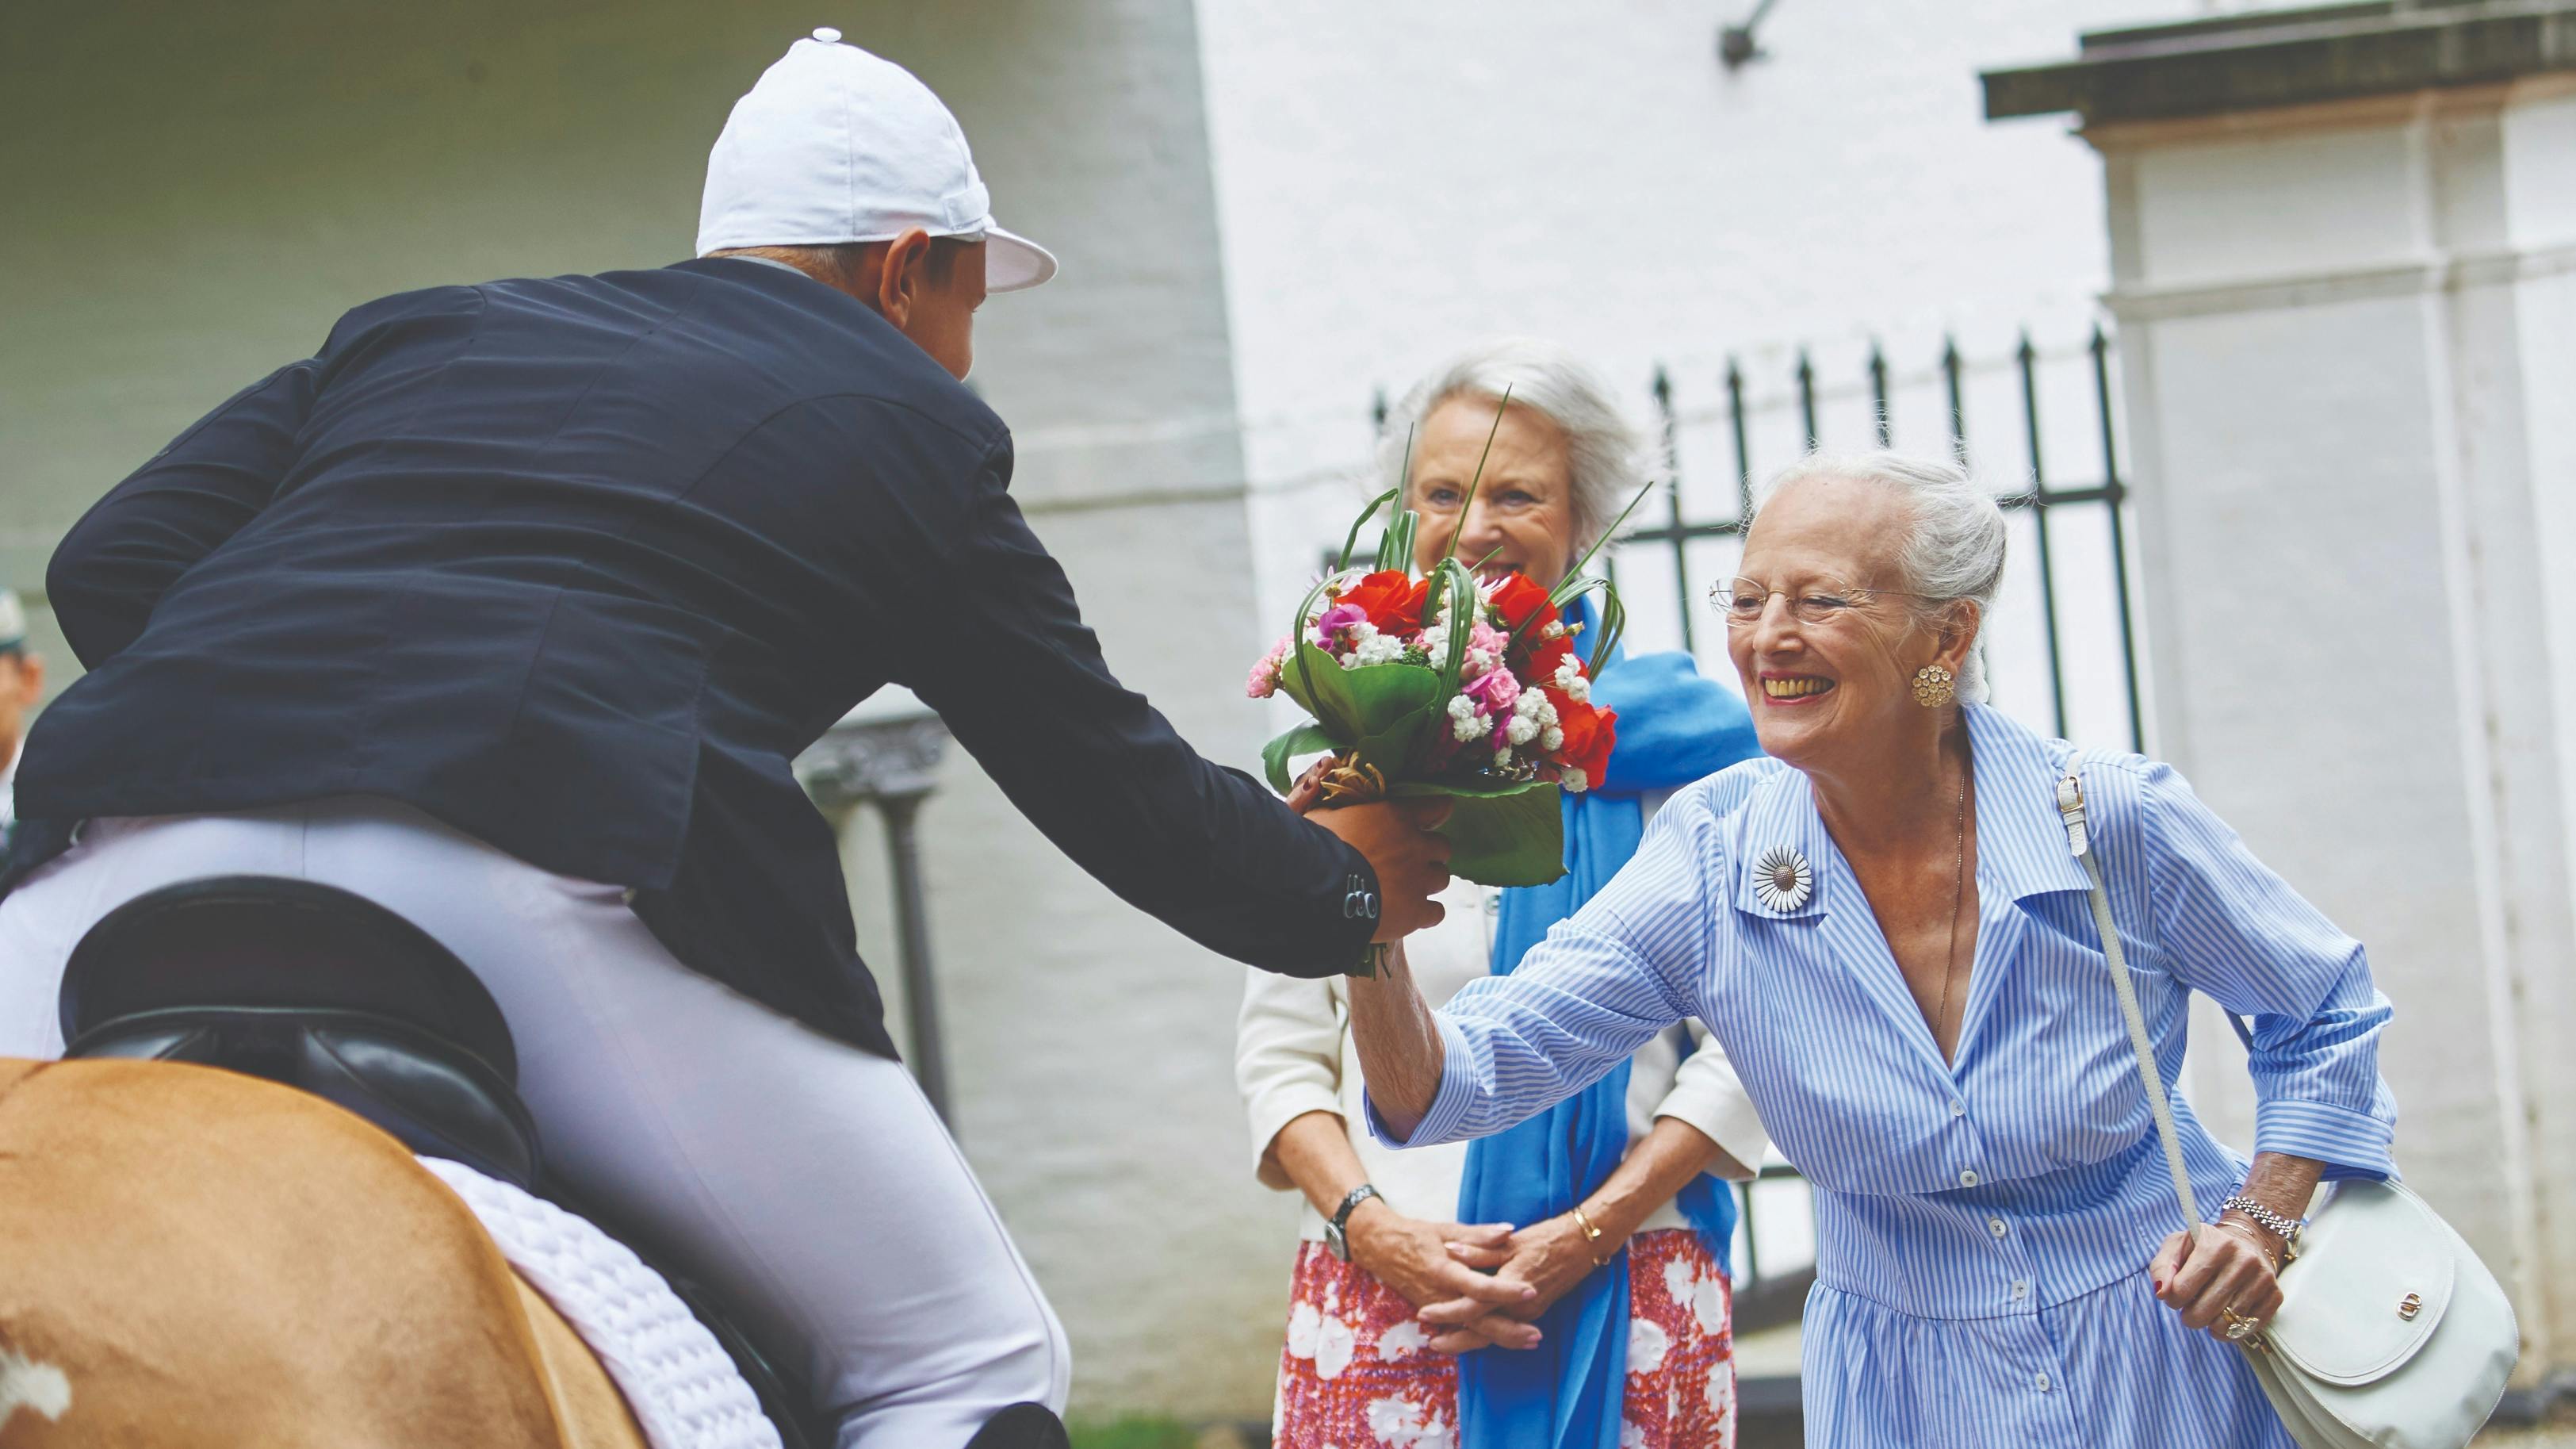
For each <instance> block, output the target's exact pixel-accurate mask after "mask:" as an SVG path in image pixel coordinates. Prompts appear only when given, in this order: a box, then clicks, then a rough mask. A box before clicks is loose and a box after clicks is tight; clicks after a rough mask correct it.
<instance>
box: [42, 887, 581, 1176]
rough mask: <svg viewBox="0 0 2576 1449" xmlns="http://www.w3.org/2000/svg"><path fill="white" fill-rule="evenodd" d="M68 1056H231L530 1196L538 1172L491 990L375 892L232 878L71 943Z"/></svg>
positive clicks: (152, 901) (207, 1060)
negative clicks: (372, 897) (376, 897)
mask: <svg viewBox="0 0 2576 1449" xmlns="http://www.w3.org/2000/svg"><path fill="white" fill-rule="evenodd" d="M62 1017H63V1040H64V1041H66V1042H68V1043H70V1047H69V1049H68V1050H67V1052H66V1053H65V1054H66V1055H69V1056H78V1057H145V1058H151V1059H154V1060H159V1061H180V1062H195V1063H198V1064H200V1065H204V1066H213V1067H227V1068H230V1069H232V1070H234V1071H238V1072H246V1073H249V1074H250V1075H253V1076H260V1077H267V1078H269V1079H270V1080H272V1081H279V1082H284V1083H286V1084H287V1085H288V1086H292V1087H301V1088H303V1089H304V1090H305V1091H308V1092H311V1093H313V1094H314V1095H316V1096H318V1097H323V1098H326V1099H328V1100H330V1101H332V1102H334V1103H337V1104H338V1105H340V1106H341V1107H344V1108H347V1109H348V1110H349V1111H352V1112H355V1113H357V1114H358V1115H359V1116H361V1117H364V1118H366V1119H367V1120H368V1121H370V1122H373V1123H375V1124H376V1125H377V1126H379V1127H382V1128H383V1129H385V1130H386V1131H387V1132H390V1133H392V1134H393V1135H394V1136H396V1137H398V1138H401V1139H402V1141H403V1143H404V1145H405V1146H408V1147H410V1148H411V1149H412V1150H413V1151H415V1152H423V1153H428V1154H430V1155H432V1156H436V1157H449V1158H454V1159H455V1160H457V1161H459V1162H462V1163H465V1164H466V1165H468V1166H470V1167H473V1168H475V1169H476V1170H478V1171H481V1172H485V1173H489V1174H490V1175H492V1176H494V1177H497V1178H500V1179H502V1180H503V1181H505V1182H511V1183H516V1184H517V1185H518V1186H520V1187H522V1188H525V1189H527V1190H529V1191H531V1192H533V1191H535V1190H536V1188H537V1184H538V1180H539V1178H540V1176H541V1175H542V1171H543V1158H542V1157H541V1156H540V1155H539V1153H538V1150H537V1128H536V1124H535V1123H534V1122H533V1121H531V1120H530V1119H529V1117H528V1110H527V1108H526V1107H524V1106H522V1105H520V1102H519V1095H518V1091H517V1089H516V1086H515V1084H516V1083H517V1081H518V1076H519V1059H518V1053H517V1052H516V1051H515V1050H514V1049H513V1048H512V1046H511V1044H510V1029H509V1027H508V1026H506V1025H504V1024H503V1023H502V1020H501V1009H500V1008H499V1007H498V1006H495V1005H494V1004H493V1003H492V996H491V993H490V992H487V991H485V990H484V989H483V983H482V982H480V981H477V980H475V979H474V974H473V973H472V972H470V971H468V970H466V969H465V964H464V963H463V962H461V961H459V960H457V959H456V958H455V957H454V956H453V955H450V954H449V953H448V951H447V948H446V947H444V946H441V945H439V944H438V943H437V942H436V941H433V940H431V939H430V938H429V936H428V934H427V933H426V932H424V931H422V930H421V929H420V928H419V927H418V926H415V925H413V924H412V923H411V922H409V921H406V920H404V919H403V918H402V917H400V916H397V915H395V914H394V913H393V912H391V911H389V910H386V909H385V908H384V907H382V906H379V905H377V904H376V903H375V902H373V901H370V900H367V899H365V898H363V897H360V896H355V895H352V894H350V893H349V892H347V891H343V890H337V889H334V888H332V887H330V886H325V885H316V884H314V883H312V882H310V881H301V880H285V879H278V878H274V877H266V876H219V877H215V878H213V879H209V880H196V881H189V882H187V883H185V884H182V885H175V886H170V887H167V888H165V889H162V890H157V891H153V892H151V893H150V894H148V895H144V896H140V897H137V898H136V899H134V900H131V901H128V902H126V903H125V904H124V905H122V906H119V907H117V908H116V909H115V910H114V911H111V912H109V913H108V915H107V917H106V919H104V920H102V921H100V922H99V923H98V924H97V925H95V926H93V927H91V928H90V932H89V934H88V935H86V936H84V937H82V938H81V942H80V944H79V945H78V946H77V947H75V948H73V950H72V956H71V961H70V963H69V964H68V965H67V966H66V967H65V968H64V971H63V989H62Z"/></svg>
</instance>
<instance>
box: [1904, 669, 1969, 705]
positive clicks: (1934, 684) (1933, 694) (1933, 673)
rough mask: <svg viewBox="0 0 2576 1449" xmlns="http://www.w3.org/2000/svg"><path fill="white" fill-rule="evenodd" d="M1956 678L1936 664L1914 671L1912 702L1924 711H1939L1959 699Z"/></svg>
mask: <svg viewBox="0 0 2576 1449" xmlns="http://www.w3.org/2000/svg"><path fill="white" fill-rule="evenodd" d="M1957 678H1958V676H1957V675H1955V674H1952V673H1951V672H1950V671H1949V670H1946V669H1944V668H1942V667H1941V666H1940V665H1938V664H1926V665H1924V666H1923V667H1922V668H1920V669H1918V670H1916V671H1914V702H1915V703H1916V704H1919V705H1921V706H1923V707H1924V708H1925V709H1939V708H1940V707H1941V706H1943V705H1945V704H1948V703H1949V702H1950V701H1952V700H1954V699H1957V698H1958V697H1959V690H1958V686H1957V684H1956V683H1954V681H1955V680H1956V679H1957Z"/></svg>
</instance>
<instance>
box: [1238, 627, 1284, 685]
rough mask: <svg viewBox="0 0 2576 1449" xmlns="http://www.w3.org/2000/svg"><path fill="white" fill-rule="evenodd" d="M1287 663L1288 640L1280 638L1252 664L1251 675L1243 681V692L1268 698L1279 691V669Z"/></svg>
mask: <svg viewBox="0 0 2576 1449" xmlns="http://www.w3.org/2000/svg"><path fill="white" fill-rule="evenodd" d="M1287 663H1288V641H1287V640H1285V639H1282V640H1280V641H1279V642H1278V643H1276V644H1273V645H1271V646H1270V652H1269V653H1267V654H1264V655H1262V656H1261V662H1260V663H1258V664H1256V665H1254V666H1252V677H1251V678H1250V679H1247V680H1245V681H1244V682H1243V692H1244V693H1245V694H1247V695H1249V696H1251V697H1252V698H1254V699H1268V698H1269V697H1270V696H1272V695H1274V694H1276V693H1278V692H1279V671H1280V669H1281V668H1283V667H1284V666H1285V665H1286V664H1287Z"/></svg>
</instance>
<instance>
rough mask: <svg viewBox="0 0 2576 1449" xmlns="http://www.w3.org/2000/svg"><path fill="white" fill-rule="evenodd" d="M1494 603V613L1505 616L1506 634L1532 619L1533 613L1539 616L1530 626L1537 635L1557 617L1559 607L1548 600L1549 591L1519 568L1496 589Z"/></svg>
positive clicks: (1506, 575)
mask: <svg viewBox="0 0 2576 1449" xmlns="http://www.w3.org/2000/svg"><path fill="white" fill-rule="evenodd" d="M1493 605H1494V612H1495V613H1496V614H1499V615H1501V616H1502V620H1503V632H1504V633H1506V634H1508V633H1510V632H1512V631H1513V630H1515V629H1517V628H1519V627H1520V626H1521V625H1522V624H1524V623H1526V622H1528V620H1529V619H1530V618H1531V616H1533V615H1535V616H1537V619H1538V622H1537V623H1535V624H1532V625H1530V632H1531V633H1532V634H1536V633H1537V632H1538V631H1539V630H1541V629H1544V628H1546V627H1547V626H1548V622H1549V621H1550V620H1552V619H1554V618H1555V617H1556V606H1555V605H1554V604H1551V603H1549V602H1548V601H1547V590H1545V589H1542V588H1540V587H1539V586H1538V585H1536V584H1534V583H1531V582H1530V581H1529V576H1528V575H1526V574H1524V573H1522V572H1521V571H1520V570H1518V569H1514V570H1512V571H1511V572H1510V573H1507V574H1505V575H1503V581H1502V583H1500V584H1499V585H1497V586H1496V587H1495V589H1494V597H1493Z"/></svg>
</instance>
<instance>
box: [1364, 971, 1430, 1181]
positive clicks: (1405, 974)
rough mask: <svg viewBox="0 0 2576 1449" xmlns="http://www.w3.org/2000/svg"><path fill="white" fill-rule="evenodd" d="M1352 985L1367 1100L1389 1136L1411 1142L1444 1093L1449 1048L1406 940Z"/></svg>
mask: <svg viewBox="0 0 2576 1449" xmlns="http://www.w3.org/2000/svg"><path fill="white" fill-rule="evenodd" d="M1349 989H1350V998H1351V1040H1352V1042H1353V1043H1354V1044H1355V1045H1357V1046H1358V1047H1359V1049H1360V1072H1361V1075H1362V1076H1364V1077H1366V1078H1367V1080H1368V1095H1369V1104H1370V1105H1371V1106H1372V1107H1373V1108H1374V1109H1375V1110H1376V1115H1377V1119H1378V1121H1380V1122H1381V1123H1384V1124H1385V1127H1386V1130H1387V1132H1388V1133H1389V1134H1390V1135H1392V1136H1394V1137H1395V1138H1396V1139H1398V1140H1400V1141H1409V1140H1411V1138H1412V1136H1413V1130H1414V1129H1415V1128H1417V1127H1419V1126H1421V1125H1422V1119H1423V1118H1425V1117H1428V1116H1430V1115H1431V1103H1432V1101H1433V1099H1435V1098H1436V1097H1438V1096H1439V1095H1440V1072H1441V1068H1442V1066H1443V1064H1445V1063H1446V1062H1447V1060H1448V1051H1447V1048H1446V1047H1445V1046H1443V1044H1442V1043H1441V1040H1440V1029H1439V1027H1438V1026H1437V1025H1435V1024H1434V1023H1433V1021H1432V1019H1431V1008H1430V1006H1429V1005H1427V1004H1425V1003H1424V1001H1423V1000H1422V993H1421V991H1420V990H1418V989H1416V988H1415V986H1414V984H1413V968H1412V967H1411V966H1410V965H1409V964H1407V962H1406V961H1405V959H1404V946H1403V944H1402V943H1401V942H1399V943H1397V944H1396V946H1395V948H1394V949H1392V950H1390V951H1388V952H1387V953H1386V965H1385V967H1384V968H1383V969H1381V970H1380V971H1379V972H1378V973H1377V975H1375V976H1372V977H1368V978H1365V979H1360V978H1354V979H1353V980H1352V981H1351V984H1350V988H1349Z"/></svg>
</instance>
